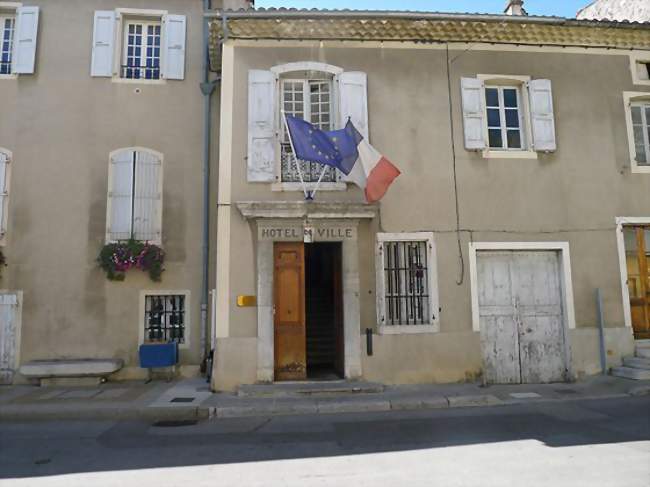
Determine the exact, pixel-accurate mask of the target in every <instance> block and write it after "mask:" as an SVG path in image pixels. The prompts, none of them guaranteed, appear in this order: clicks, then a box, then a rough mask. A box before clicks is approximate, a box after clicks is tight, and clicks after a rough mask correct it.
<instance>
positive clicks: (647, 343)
mask: <svg viewBox="0 0 650 487" xmlns="http://www.w3.org/2000/svg"><path fill="white" fill-rule="evenodd" d="M634 345H635V346H636V347H639V348H650V339H645V340H634Z"/></svg>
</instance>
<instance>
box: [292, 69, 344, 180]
mask: <svg viewBox="0 0 650 487" xmlns="http://www.w3.org/2000/svg"><path fill="white" fill-rule="evenodd" d="M280 84H281V89H280V96H281V98H282V100H281V102H280V106H281V107H282V110H283V113H282V114H281V115H283V114H286V115H293V116H295V117H298V118H302V119H304V120H306V121H307V122H310V123H312V124H314V125H315V126H316V127H318V128H319V129H321V130H333V129H334V127H335V124H334V96H333V82H332V77H331V76H329V77H328V76H326V73H310V74H308V75H307V76H306V77H305V78H303V79H299V78H288V79H283V78H281V80H280ZM281 131H282V138H281V140H280V151H281V172H280V175H281V181H282V182H298V181H300V176H301V175H302V178H303V181H305V182H309V183H311V182H316V181H318V179H319V177H320V175H321V172H322V171H323V169H325V172H324V173H323V177H322V179H321V181H322V182H336V181H337V171H336V169H335V168H333V167H329V166H328V167H324V166H322V165H321V164H317V163H314V162H308V161H299V164H300V171H301V173H302V174H300V173H299V172H298V167H297V166H296V161H295V160H294V157H293V153H292V150H291V144H290V143H289V135H288V134H287V131H286V127H285V125H284V123H282V125H281Z"/></svg>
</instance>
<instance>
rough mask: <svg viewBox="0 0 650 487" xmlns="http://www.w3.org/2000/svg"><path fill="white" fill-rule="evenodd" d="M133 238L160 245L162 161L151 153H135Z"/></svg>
mask: <svg viewBox="0 0 650 487" xmlns="http://www.w3.org/2000/svg"><path fill="white" fill-rule="evenodd" d="M134 194H135V200H134V202H133V237H134V238H135V239H136V240H148V241H153V242H158V243H160V241H161V216H162V161H161V160H160V158H159V157H158V156H157V155H156V154H153V153H151V152H144V151H139V152H136V162H135V191H134Z"/></svg>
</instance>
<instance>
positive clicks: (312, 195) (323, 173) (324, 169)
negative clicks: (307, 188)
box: [311, 164, 328, 200]
mask: <svg viewBox="0 0 650 487" xmlns="http://www.w3.org/2000/svg"><path fill="white" fill-rule="evenodd" d="M327 167H328V166H326V165H325V164H323V170H322V171H321V173H320V176H319V177H318V181H316V186H314V189H313V190H312V191H311V199H312V200H313V199H314V196H316V191H318V186H320V181H321V179H323V176H324V175H325V171H327Z"/></svg>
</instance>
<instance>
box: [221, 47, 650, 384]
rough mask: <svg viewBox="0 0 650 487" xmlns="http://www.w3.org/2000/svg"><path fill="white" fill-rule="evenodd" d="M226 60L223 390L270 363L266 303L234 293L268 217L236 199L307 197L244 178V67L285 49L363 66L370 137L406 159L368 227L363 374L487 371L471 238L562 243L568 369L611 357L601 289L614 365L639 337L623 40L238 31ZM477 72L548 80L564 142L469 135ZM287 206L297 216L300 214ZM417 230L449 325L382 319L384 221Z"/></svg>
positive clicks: (243, 282)
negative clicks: (386, 327) (499, 41)
mask: <svg viewBox="0 0 650 487" xmlns="http://www.w3.org/2000/svg"><path fill="white" fill-rule="evenodd" d="M447 48H448V49H449V50H448V52H447ZM447 56H448V58H449V59H450V64H449V66H450V70H449V78H450V85H451V90H450V92H449V90H448V80H447V70H446V65H447ZM223 59H224V69H225V67H226V66H227V67H228V68H232V79H231V80H230V81H229V82H228V84H226V83H224V84H223V86H222V102H223V105H222V113H223V114H228V115H227V116H229V117H232V123H231V129H229V132H228V133H229V134H231V137H229V138H228V140H225V139H222V145H221V147H222V152H221V155H220V165H221V168H220V181H219V184H220V187H221V188H222V190H221V194H222V195H224V194H225V195H226V197H225V199H223V200H222V201H221V202H222V203H223V206H222V207H221V210H220V211H221V213H220V217H221V218H224V219H226V220H227V221H228V225H229V233H228V234H227V235H226V234H225V233H224V234H220V237H219V241H222V240H221V239H223V240H228V241H229V244H228V246H227V247H226V248H223V247H221V248H219V249H218V250H217V252H218V253H220V252H223V253H222V254H220V255H221V259H219V258H218V259H217V260H218V262H221V263H223V264H226V263H231V264H230V265H229V269H228V270H226V269H224V268H223V267H222V268H221V269H220V272H221V273H222V276H223V277H224V279H225V280H224V281H221V280H220V281H219V282H218V284H217V288H218V295H219V298H218V299H219V302H220V303H222V305H223V304H225V305H226V306H227V309H226V310H223V309H222V310H219V311H218V313H219V312H221V315H219V314H218V316H221V319H218V324H217V335H218V337H219V338H218V340H217V344H216V351H217V352H216V353H217V360H216V362H215V368H214V376H213V387H214V388H215V389H231V388H233V387H235V386H236V385H237V384H240V383H251V382H255V381H257V380H260V379H264V378H265V377H263V376H260V374H259V368H260V365H259V363H258V362H259V357H260V350H259V341H260V340H261V338H260V336H259V334H258V324H259V323H258V321H259V313H261V312H263V311H262V310H261V308H262V307H263V306H265V305H268V304H269V303H260V304H259V306H258V308H257V309H256V308H242V307H238V306H237V305H236V301H237V296H238V295H256V294H257V293H258V284H259V282H258V278H259V276H260V275H261V273H262V272H263V271H261V270H260V267H261V266H263V264H262V263H260V262H259V255H260V254H259V252H258V250H257V249H258V246H259V245H260V243H259V240H258V231H257V226H258V225H260V224H261V222H263V221H265V219H264V218H263V217H259V218H253V217H250V216H249V217H246V215H244V214H243V213H242V211H241V209H238V207H237V204H238V203H241V202H250V201H255V202H263V203H264V204H266V206H267V207H269V208H273V207H274V204H275V205H276V206H278V205H279V206H282V205H283V204H284V203H281V202H285V201H300V200H302V199H303V195H302V193H301V192H300V191H277V190H276V191H273V190H272V185H271V184H269V183H249V182H247V177H246V167H247V160H246V157H247V130H248V122H247V109H246V107H247V102H248V98H247V96H248V95H247V77H248V72H249V70H271V69H272V68H274V67H275V66H279V65H284V64H287V63H304V62H312V63H314V62H315V63H325V64H328V65H333V66H336V67H339V68H342V69H343V70H344V71H361V72H364V73H366V74H367V90H368V95H367V96H368V119H369V138H370V143H371V144H373V145H374V146H375V147H376V148H377V149H378V150H379V151H380V152H381V153H382V154H384V155H386V156H387V157H388V158H389V159H390V160H391V161H393V162H394V163H395V164H396V165H397V166H398V167H399V168H400V170H401V171H402V175H401V176H400V177H399V178H398V179H397V180H396V182H395V183H394V184H393V185H392V186H391V187H390V189H389V191H388V193H387V194H386V196H385V197H384V198H383V199H382V200H381V202H380V203H379V210H378V214H377V216H376V217H374V218H369V219H364V220H361V221H360V222H359V226H358V240H357V245H358V255H357V262H356V264H357V267H358V279H359V281H358V282H359V291H358V300H359V314H358V321H356V322H355V326H356V327H357V332H358V333H359V335H361V340H360V341H359V344H360V345H357V344H355V345H354V346H355V347H357V346H359V350H358V353H359V356H360V358H361V371H360V374H359V375H358V377H360V378H364V379H368V380H376V381H380V382H384V383H414V382H453V381H463V380H475V379H477V378H478V377H480V375H481V373H482V366H483V364H482V356H481V342H480V334H479V333H478V332H477V331H475V330H473V326H472V295H471V289H470V264H469V258H470V252H469V248H470V243H471V242H497V243H499V242H518V243H520V242H528V243H531V242H560V243H563V244H568V249H569V253H570V273H571V275H572V277H571V281H570V282H569V283H567V285H568V286H570V287H571V290H572V295H573V297H572V299H571V303H570V304H568V306H569V307H572V308H573V310H572V311H573V312H574V316H575V320H574V323H572V324H571V326H569V325H567V329H566V333H567V336H568V345H569V350H568V368H569V369H570V375H571V377H573V378H575V377H581V376H583V375H585V374H594V373H598V372H600V369H601V367H600V362H599V348H598V328H597V307H596V301H595V291H596V288H600V289H601V290H602V292H603V296H604V319H605V323H606V333H605V334H606V349H607V355H608V360H609V363H608V365H610V366H611V365H616V364H620V361H621V357H622V356H624V355H627V354H630V353H631V352H632V349H633V336H632V332H631V329H630V327H629V326H625V320H624V313H623V302H622V299H621V295H622V293H621V271H620V268H619V260H618V250H617V235H616V217H619V216H622V215H630V216H647V215H649V214H650V178H649V177H648V174H638V173H632V172H631V170H630V156H629V154H630V153H629V146H628V136H627V132H626V124H625V116H626V114H625V109H624V104H623V92H624V91H630V90H634V91H643V90H644V89H646V90H647V87H646V88H643V87H639V86H635V85H633V81H632V78H631V73H630V57H629V51H626V50H602V49H582V48H558V47H540V46H537V47H526V46H513V45H505V44H503V45H483V44H471V45H466V44H454V43H450V44H449V45H446V44H444V43H440V44H433V45H417V44H413V43H391V42H385V43H379V42H345V41H340V42H337V41H327V42H312V41H305V42H297V41H294V40H285V41H283V40H273V41H263V40H260V41H252V40H236V39H233V40H230V41H228V42H227V43H226V45H225V46H224V51H223ZM481 74H484V75H505V76H510V77H511V78H516V77H530V78H531V79H538V78H544V79H549V80H551V81H552V83H553V104H554V110H555V126H556V135H557V150H556V151H555V152H551V153H544V152H539V153H536V154H535V157H534V158H523V157H521V158H498V157H497V158H486V157H484V156H483V154H482V153H481V152H473V151H468V150H466V149H465V148H464V141H463V116H462V111H461V107H462V103H461V98H460V97H461V89H460V86H461V77H476V76H478V75H481ZM449 103H451V118H450V110H449ZM228 123H229V122H228ZM223 130H224V129H223V127H222V134H223ZM452 134H453V146H452ZM454 149H455V162H454V152H453V151H454ZM454 165H455V170H456V178H457V191H458V193H457V198H458V213H459V226H458V228H459V231H457V226H456V209H455V206H456V197H455V193H454ZM316 199H317V201H318V202H319V203H322V204H327V203H343V204H345V203H350V204H352V203H353V204H359V203H363V201H364V199H363V194H362V193H361V191H360V190H359V189H358V188H356V187H354V186H353V185H351V184H349V185H348V186H347V190H344V191H321V192H319V193H318V195H317V197H316ZM306 219H307V220H308V221H315V222H316V223H317V224H318V222H321V223H322V222H323V220H319V219H318V218H316V219H310V218H309V217H306ZM286 221H287V222H288V223H289V222H291V221H293V222H298V223H300V221H301V218H297V219H296V218H294V219H293V220H292V219H291V218H290V217H288V218H287V220H286ZM422 231H424V232H433V233H434V236H435V245H436V250H437V282H438V290H439V300H440V308H441V310H440V322H439V324H440V330H439V332H436V333H421V334H379V333H377V331H378V325H377V320H378V319H377V313H376V286H377V283H376V277H375V240H376V234H377V232H390V233H397V232H422ZM458 239H459V240H460V243H459V242H458ZM513 248H515V246H513ZM459 249H460V251H461V253H462V256H461V255H459ZM235 263H236V264H235ZM226 265H227V264H226ZM344 272H345V269H344ZM367 328H370V329H372V330H374V335H373V343H374V353H373V355H372V356H369V355H368V354H367V353H366V352H367V350H366V345H365V336H364V335H365V333H364V331H365V330H366V329H367ZM346 343H347V342H346ZM346 358H347V352H346ZM266 379H267V380H268V377H266Z"/></svg>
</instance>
